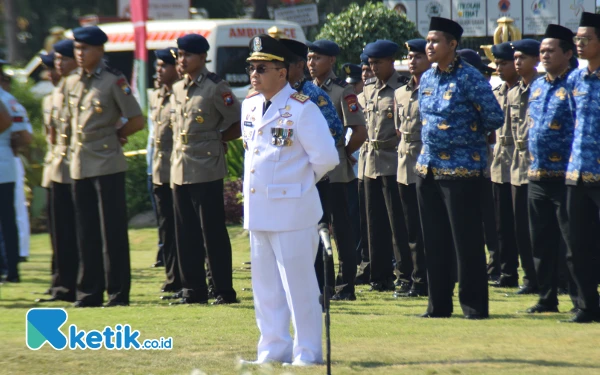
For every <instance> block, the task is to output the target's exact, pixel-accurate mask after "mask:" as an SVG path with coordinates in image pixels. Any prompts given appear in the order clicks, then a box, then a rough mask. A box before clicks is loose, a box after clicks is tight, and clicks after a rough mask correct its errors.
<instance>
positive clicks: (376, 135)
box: [363, 72, 406, 178]
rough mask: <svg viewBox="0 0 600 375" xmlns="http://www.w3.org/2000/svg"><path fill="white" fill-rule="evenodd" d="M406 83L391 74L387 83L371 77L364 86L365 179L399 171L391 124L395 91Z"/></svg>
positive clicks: (396, 143)
mask: <svg viewBox="0 0 600 375" xmlns="http://www.w3.org/2000/svg"><path fill="white" fill-rule="evenodd" d="M405 82H406V81H405V80H404V79H403V78H402V77H400V75H399V74H398V73H397V72H394V74H392V76H391V77H390V78H389V79H388V80H387V82H381V81H380V80H378V79H376V78H371V79H370V80H369V81H367V83H366V84H365V87H364V89H363V93H364V95H365V100H366V107H365V115H366V117H367V133H368V138H369V144H368V145H367V150H366V152H365V155H366V161H365V162H366V164H365V176H366V177H369V178H377V177H379V176H395V175H396V173H397V171H398V142H399V141H400V140H399V139H398V136H397V135H396V126H395V125H394V91H395V90H396V89H397V88H398V87H400V86H403V85H404V83H405Z"/></svg>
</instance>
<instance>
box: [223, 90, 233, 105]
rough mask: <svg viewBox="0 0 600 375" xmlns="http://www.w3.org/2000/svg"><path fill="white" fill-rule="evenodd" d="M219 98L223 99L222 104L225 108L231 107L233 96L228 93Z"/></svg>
mask: <svg viewBox="0 0 600 375" xmlns="http://www.w3.org/2000/svg"><path fill="white" fill-rule="evenodd" d="M221 96H222V97H223V102H224V103H225V105H226V106H228V107H229V106H230V105H233V95H231V93H230V92H226V93H223V94H222V95H221Z"/></svg>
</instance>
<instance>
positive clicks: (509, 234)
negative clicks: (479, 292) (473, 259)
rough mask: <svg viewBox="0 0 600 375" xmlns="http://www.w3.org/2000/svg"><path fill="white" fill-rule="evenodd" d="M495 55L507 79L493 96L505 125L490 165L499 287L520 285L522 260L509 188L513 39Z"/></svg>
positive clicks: (515, 78)
mask: <svg viewBox="0 0 600 375" xmlns="http://www.w3.org/2000/svg"><path fill="white" fill-rule="evenodd" d="M492 54H493V55H494V62H495V63H496V72H497V73H498V75H499V76H500V79H502V80H503V81H504V82H503V83H502V84H501V85H500V86H498V87H496V88H494V95H495V96H496V99H498V103H499V104H500V107H501V108H502V110H503V111H504V125H503V126H502V127H501V128H500V129H498V130H496V145H495V146H494V156H493V158H492V165H491V167H490V174H491V177H492V191H493V195H494V211H495V213H496V228H497V233H498V250H499V251H500V257H499V260H500V272H501V274H500V279H499V280H498V281H497V282H496V283H494V284H492V285H493V286H496V287H504V288H507V287H508V288H516V287H518V286H519V274H518V272H517V268H518V267H519V259H518V254H517V244H516V239H515V230H514V216H513V211H512V208H511V207H512V195H511V190H510V166H511V163H512V156H513V153H514V149H515V142H514V138H513V136H512V131H511V121H510V117H509V116H508V111H509V107H508V103H507V97H508V91H509V90H510V89H512V88H513V87H515V85H517V84H518V82H519V75H518V74H517V71H516V70H515V64H514V56H513V55H514V50H513V48H512V46H511V45H510V42H504V43H501V44H496V45H494V46H492Z"/></svg>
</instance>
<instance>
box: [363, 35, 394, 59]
mask: <svg viewBox="0 0 600 375" xmlns="http://www.w3.org/2000/svg"><path fill="white" fill-rule="evenodd" d="M363 52H364V53H365V55H367V56H369V57H374V58H378V57H392V56H394V55H395V54H396V52H398V45H397V44H396V43H394V42H392V41H389V40H385V39H378V40H376V41H374V42H372V43H369V44H367V45H366V46H365V49H364V50H363Z"/></svg>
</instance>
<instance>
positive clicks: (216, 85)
mask: <svg viewBox="0 0 600 375" xmlns="http://www.w3.org/2000/svg"><path fill="white" fill-rule="evenodd" d="M177 47H178V48H179V51H178V63H179V65H181V67H182V69H183V72H184V73H185V74H186V76H185V78H184V79H183V80H181V81H179V82H177V83H176V84H174V85H173V94H172V95H171V106H172V107H171V108H174V109H175V113H176V123H175V124H174V125H173V133H174V135H173V140H174V147H173V151H172V152H173V154H172V156H171V185H172V186H173V206H174V214H175V236H176V241H177V242H176V243H177V257H178V262H179V271H180V279H181V286H182V291H183V293H182V298H181V299H180V300H179V301H178V302H173V303H172V304H190V303H208V286H207V283H206V271H205V268H204V261H205V256H207V258H208V266H209V268H210V272H211V275H212V280H213V282H214V286H215V290H214V295H215V297H216V299H215V301H214V302H213V304H215V305H220V304H229V303H236V302H237V299H236V293H235V290H234V289H233V282H232V274H231V242H230V241H229V234H228V233H227V227H226V226H225V203H224V200H223V179H224V177H225V176H226V175H227V166H226V162H225V149H224V146H223V142H227V141H230V140H232V139H236V138H238V137H239V136H240V132H241V129H240V123H239V121H240V108H241V107H240V103H239V101H238V100H237V98H236V97H235V96H234V95H233V93H232V92H231V88H230V87H229V84H228V83H227V82H225V81H223V80H222V79H221V78H220V77H219V76H217V75H216V74H215V73H212V72H209V71H208V70H207V69H206V62H207V61H206V52H207V51H208V49H209V48H210V47H209V45H208V41H207V40H206V39H205V38H204V37H203V36H201V35H198V34H188V35H185V36H183V37H181V38H179V39H177ZM200 233H201V236H200V235H199V234H200ZM198 241H204V247H202V246H198ZM205 249H206V250H205Z"/></svg>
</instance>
